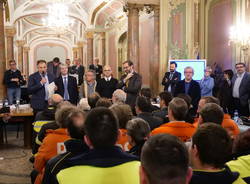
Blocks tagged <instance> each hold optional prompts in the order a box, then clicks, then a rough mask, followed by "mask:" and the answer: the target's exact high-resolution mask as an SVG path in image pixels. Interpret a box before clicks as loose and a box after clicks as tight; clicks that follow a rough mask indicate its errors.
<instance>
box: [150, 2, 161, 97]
mask: <svg viewBox="0 0 250 184" xmlns="http://www.w3.org/2000/svg"><path fill="white" fill-rule="evenodd" d="M159 67H160V7H159V6H155V7H154V52H153V60H151V61H150V74H151V75H150V87H151V89H152V92H153V95H154V96H157V95H158V94H159V90H160V89H159V87H160V86H159V84H160V80H159V75H158V74H159V72H160V71H159Z"/></svg>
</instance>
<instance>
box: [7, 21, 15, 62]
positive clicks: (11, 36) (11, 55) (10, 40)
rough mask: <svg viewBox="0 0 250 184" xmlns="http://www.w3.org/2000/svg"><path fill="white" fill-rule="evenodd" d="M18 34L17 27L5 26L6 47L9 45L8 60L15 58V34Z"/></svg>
mask: <svg viewBox="0 0 250 184" xmlns="http://www.w3.org/2000/svg"><path fill="white" fill-rule="evenodd" d="M15 34H16V29H15V27H11V26H8V27H5V36H6V40H7V43H6V47H7V57H6V58H7V62H9V61H10V60H12V59H14V41H13V40H14V36H15Z"/></svg>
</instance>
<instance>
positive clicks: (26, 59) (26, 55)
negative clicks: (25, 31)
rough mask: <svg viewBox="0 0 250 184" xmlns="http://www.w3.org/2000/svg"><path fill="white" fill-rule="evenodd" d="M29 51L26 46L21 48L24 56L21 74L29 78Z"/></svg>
mask: <svg viewBox="0 0 250 184" xmlns="http://www.w3.org/2000/svg"><path fill="white" fill-rule="evenodd" d="M29 51H30V48H29V47H28V46H25V47H23V55H24V59H23V60H24V62H23V68H24V71H23V74H24V75H26V77H28V76H29Z"/></svg>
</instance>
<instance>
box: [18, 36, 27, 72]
mask: <svg viewBox="0 0 250 184" xmlns="http://www.w3.org/2000/svg"><path fill="white" fill-rule="evenodd" d="M24 44H25V41H24V40H17V41H16V45H17V52H18V57H17V63H18V68H19V70H20V71H21V72H24V65H23V46H24Z"/></svg>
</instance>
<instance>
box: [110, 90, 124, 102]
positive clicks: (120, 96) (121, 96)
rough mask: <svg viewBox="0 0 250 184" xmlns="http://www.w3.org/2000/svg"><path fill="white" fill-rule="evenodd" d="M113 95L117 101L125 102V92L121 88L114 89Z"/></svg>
mask: <svg viewBox="0 0 250 184" xmlns="http://www.w3.org/2000/svg"><path fill="white" fill-rule="evenodd" d="M113 96H114V97H115V98H116V101H117V102H122V103H125V102H126V98H127V94H126V93H125V92H124V91H123V90H121V89H117V90H115V91H114V93H113Z"/></svg>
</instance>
